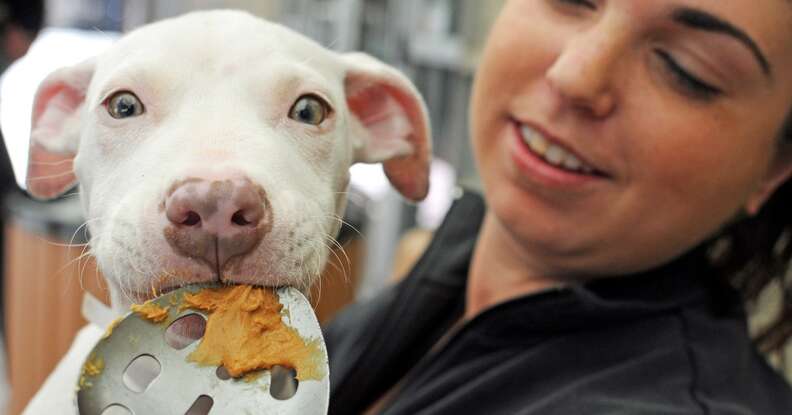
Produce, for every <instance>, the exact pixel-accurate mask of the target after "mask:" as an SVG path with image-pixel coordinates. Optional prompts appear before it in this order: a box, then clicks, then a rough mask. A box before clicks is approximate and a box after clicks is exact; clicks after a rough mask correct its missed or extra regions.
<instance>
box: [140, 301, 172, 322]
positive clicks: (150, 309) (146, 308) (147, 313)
mask: <svg viewBox="0 0 792 415" xmlns="http://www.w3.org/2000/svg"><path fill="white" fill-rule="evenodd" d="M169 308H170V307H162V306H160V305H159V304H157V303H153V302H151V300H149V301H146V302H145V303H143V304H132V311H134V312H136V313H138V314H139V315H140V316H141V317H143V318H145V319H147V320H151V321H153V322H155V323H161V322H162V321H163V320H165V319H166V318H168V309H169Z"/></svg>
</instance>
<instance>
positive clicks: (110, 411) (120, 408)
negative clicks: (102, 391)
mask: <svg viewBox="0 0 792 415" xmlns="http://www.w3.org/2000/svg"><path fill="white" fill-rule="evenodd" d="M102 415H132V411H130V410H129V409H127V407H126V406H124V405H121V404H117V403H114V404H112V405H110V406H108V407H107V408H105V409H104V410H103V411H102Z"/></svg>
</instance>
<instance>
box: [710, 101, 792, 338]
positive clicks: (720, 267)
mask: <svg viewBox="0 0 792 415" xmlns="http://www.w3.org/2000/svg"><path fill="white" fill-rule="evenodd" d="M779 145H780V146H792V116H790V117H788V120H787V122H786V125H785V126H784V127H783V129H782V134H781V140H780V143H779ZM718 244H722V246H721V248H722V249H719V250H720V251H722V252H721V253H720V254H717V255H716V258H715V261H714V265H715V267H716V268H717V271H718V274H720V275H725V276H727V277H728V278H729V280H730V282H731V283H732V285H733V286H734V287H735V288H737V289H738V290H739V291H740V293H741V294H742V296H743V299H744V301H745V302H746V304H747V306H748V308H749V309H751V308H752V307H755V306H756V305H757V304H758V301H759V296H760V294H762V293H763V291H764V290H765V289H781V290H782V291H783V292H782V302H781V305H780V310H775V311H777V314H776V315H775V318H774V319H773V321H772V322H771V323H769V324H768V325H766V326H765V327H761V328H759V330H758V332H757V334H756V337H755V340H756V343H757V346H758V348H759V350H760V351H762V352H763V353H772V352H778V351H780V350H781V349H782V348H783V347H784V346H785V345H786V344H787V342H788V341H789V339H790V337H792V281H790V278H789V277H788V274H789V272H788V268H789V265H790V260H791V259H792V180H787V182H786V183H784V184H783V185H781V186H780V187H779V188H778V189H777V190H776V192H775V193H774V194H773V196H771V197H770V199H769V200H768V201H767V202H766V203H765V205H764V206H763V207H762V209H761V210H760V211H759V213H758V214H757V215H756V216H753V217H747V216H746V217H743V218H741V219H740V220H737V221H735V222H734V223H732V224H731V225H729V226H728V227H727V228H725V229H724V231H723V233H722V234H721V238H720V239H718V240H717V241H716V242H714V243H713V245H712V246H713V247H715V246H717V245H718Z"/></svg>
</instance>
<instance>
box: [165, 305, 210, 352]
mask: <svg viewBox="0 0 792 415" xmlns="http://www.w3.org/2000/svg"><path fill="white" fill-rule="evenodd" d="M205 332H206V319H205V318H204V317H203V316H202V315H200V314H187V315H186V316H182V317H179V319H177V320H176V321H174V322H173V323H171V325H170V326H168V328H167V330H165V343H168V346H170V347H173V348H174V349H176V350H181V349H184V348H185V347H187V346H189V345H191V344H193V343H195V342H196V341H198V340H200V339H201V337H203V335H204V333H205Z"/></svg>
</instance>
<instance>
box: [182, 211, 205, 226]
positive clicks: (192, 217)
mask: <svg viewBox="0 0 792 415" xmlns="http://www.w3.org/2000/svg"><path fill="white" fill-rule="evenodd" d="M199 223H201V215H199V214H197V213H195V212H193V211H189V212H187V216H186V217H185V218H184V220H183V221H182V222H181V224H182V225H185V226H195V225H198V224H199Z"/></svg>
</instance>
